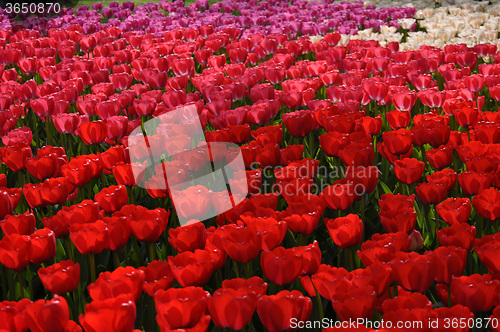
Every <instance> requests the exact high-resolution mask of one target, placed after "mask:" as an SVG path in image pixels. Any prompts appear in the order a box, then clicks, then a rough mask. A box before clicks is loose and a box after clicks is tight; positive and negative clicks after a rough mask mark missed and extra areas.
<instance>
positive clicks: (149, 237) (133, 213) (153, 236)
mask: <svg viewBox="0 0 500 332" xmlns="http://www.w3.org/2000/svg"><path fill="white" fill-rule="evenodd" d="M113 216H117V217H122V216H123V217H126V218H127V221H128V223H129V225H130V228H131V229H132V234H134V236H135V237H136V238H137V239H138V240H140V241H146V242H155V241H157V240H158V238H159V237H160V235H161V234H162V233H163V232H164V231H165V228H166V227H167V224H168V219H169V216H170V211H166V210H165V209H161V208H158V209H155V210H148V209H146V208H144V207H142V206H140V205H126V206H123V207H122V208H121V209H120V211H117V212H115V213H114V214H113Z"/></svg>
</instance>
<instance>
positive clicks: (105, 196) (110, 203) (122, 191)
mask: <svg viewBox="0 0 500 332" xmlns="http://www.w3.org/2000/svg"><path fill="white" fill-rule="evenodd" d="M94 200H95V201H96V202H97V203H98V204H99V206H100V207H101V209H103V210H104V211H105V212H106V213H113V212H115V211H117V210H120V209H121V208H122V206H124V205H126V204H127V202H128V194H127V188H126V187H125V186H123V185H119V186H110V187H107V188H104V189H102V190H101V191H100V192H99V193H97V194H96V195H95V196H94Z"/></svg>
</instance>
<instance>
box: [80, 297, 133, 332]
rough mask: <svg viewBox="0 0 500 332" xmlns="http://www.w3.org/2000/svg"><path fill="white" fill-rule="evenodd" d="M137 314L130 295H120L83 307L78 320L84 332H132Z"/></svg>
mask: <svg viewBox="0 0 500 332" xmlns="http://www.w3.org/2000/svg"><path fill="white" fill-rule="evenodd" d="M136 314H137V311H136V307H135V302H134V301H133V299H132V298H131V297H130V295H126V294H121V295H119V296H117V297H112V298H108V299H104V300H99V301H92V302H90V303H89V304H87V305H86V306H85V314H84V315H80V316H79V318H78V320H79V321H80V324H82V326H83V328H84V330H85V331H86V332H105V331H107V332H132V331H133V330H134V323H135V316H136Z"/></svg>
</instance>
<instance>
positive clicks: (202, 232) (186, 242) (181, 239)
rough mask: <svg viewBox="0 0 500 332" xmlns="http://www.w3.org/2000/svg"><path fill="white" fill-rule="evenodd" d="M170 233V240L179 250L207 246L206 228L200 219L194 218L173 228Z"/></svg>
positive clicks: (191, 249)
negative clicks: (190, 221)
mask: <svg viewBox="0 0 500 332" xmlns="http://www.w3.org/2000/svg"><path fill="white" fill-rule="evenodd" d="M168 235H169V237H168V242H169V243H170V244H171V245H172V247H174V248H175V250H177V251H178V252H183V251H194V250H195V249H204V248H205V242H206V239H207V234H206V229H205V225H204V224H203V223H201V222H199V221H196V220H194V221H192V223H188V224H186V225H184V226H180V227H176V228H171V229H170V230H169V231H168Z"/></svg>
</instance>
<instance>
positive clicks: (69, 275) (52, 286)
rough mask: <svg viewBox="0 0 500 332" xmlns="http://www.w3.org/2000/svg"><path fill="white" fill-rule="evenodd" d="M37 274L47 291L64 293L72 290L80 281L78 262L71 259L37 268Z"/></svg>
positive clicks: (58, 293)
mask: <svg viewBox="0 0 500 332" xmlns="http://www.w3.org/2000/svg"><path fill="white" fill-rule="evenodd" d="M38 276H39V277H40V281H41V282H42V284H43V286H44V287H45V288H47V290H48V291H49V292H51V293H52V294H57V295H64V294H66V293H67V292H72V291H74V290H75V289H76V288H77V287H78V283H79V282H80V264H78V263H75V262H73V261H71V260H66V261H61V262H59V263H56V264H53V265H50V266H47V267H43V268H40V269H38Z"/></svg>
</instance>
